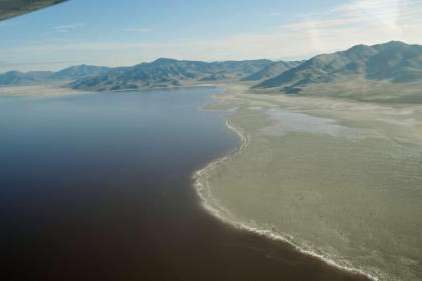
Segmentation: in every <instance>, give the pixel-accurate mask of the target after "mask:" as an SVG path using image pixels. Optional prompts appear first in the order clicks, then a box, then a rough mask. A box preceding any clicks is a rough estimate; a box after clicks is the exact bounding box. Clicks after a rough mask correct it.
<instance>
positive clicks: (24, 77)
mask: <svg viewBox="0 0 422 281" xmlns="http://www.w3.org/2000/svg"><path fill="white" fill-rule="evenodd" d="M109 70H110V68H108V67H103V66H93V65H76V66H71V67H68V68H65V69H62V70H59V71H57V72H52V71H29V72H19V71H9V72H6V73H2V74H0V85H3V86H12V85H27V84H37V83H44V82H51V81H60V80H66V81H73V80H76V79H83V78H88V77H93V76H96V75H100V74H104V73H106V72H108V71H109Z"/></svg>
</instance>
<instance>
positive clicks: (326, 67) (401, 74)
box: [255, 41, 422, 88]
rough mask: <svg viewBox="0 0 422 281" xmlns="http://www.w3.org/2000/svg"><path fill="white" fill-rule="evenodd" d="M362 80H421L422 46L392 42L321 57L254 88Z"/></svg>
mask: <svg viewBox="0 0 422 281" xmlns="http://www.w3.org/2000/svg"><path fill="white" fill-rule="evenodd" d="M356 77H360V78H363V79H367V80H374V81H390V82H394V83H403V82H415V81H422V46H420V45H408V44H405V43H402V42H397V41H391V42H388V43H385V44H378V45H374V46H366V45H357V46H354V47H352V48H350V49H348V50H346V51H341V52H336V53H333V54H325V55H318V56H316V57H314V58H312V59H310V60H308V61H305V62H304V63H302V64H300V65H299V66H297V67H295V68H292V69H290V70H288V71H286V72H284V73H282V74H280V75H278V76H276V77H273V78H271V79H268V80H266V81H263V82H262V83H260V84H258V85H257V86H255V88H275V87H280V88H285V87H287V88H297V87H306V86H309V85H311V84H315V83H328V82H336V81H340V80H347V79H350V78H356Z"/></svg>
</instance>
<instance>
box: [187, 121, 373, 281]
mask: <svg viewBox="0 0 422 281" xmlns="http://www.w3.org/2000/svg"><path fill="white" fill-rule="evenodd" d="M225 125H226V127H227V128H228V129H229V130H231V131H233V132H234V133H235V134H236V135H238V136H239V138H240V140H241V144H240V146H239V147H238V148H237V149H235V150H234V151H232V152H230V153H228V154H227V155H224V156H222V157H219V158H217V159H215V160H214V161H211V162H210V163H208V164H207V165H206V166H205V167H203V168H201V169H199V170H197V171H195V172H194V173H193V176H192V177H193V180H194V184H193V186H194V188H195V191H196V193H197V195H198V196H199V198H200V199H201V204H202V207H203V208H204V209H205V210H206V211H208V212H209V213H210V214H211V215H213V216H214V217H216V218H218V219H219V220H221V221H223V222H224V223H227V224H229V225H231V226H233V227H235V228H237V229H242V230H247V231H250V232H253V233H255V234H258V235H260V236H265V237H266V238H270V239H272V240H276V241H282V242H284V243H287V244H288V245H290V246H292V247H293V248H294V249H295V250H297V251H298V252H300V253H302V254H305V255H307V256H311V257H313V258H317V259H319V260H321V261H323V262H325V263H326V264H327V265H330V266H333V267H335V268H338V269H340V270H344V271H346V272H350V273H352V274H359V275H363V276H365V277H367V278H368V279H370V280H373V281H379V280H380V279H379V278H378V277H377V276H375V275H373V274H371V273H368V272H365V271H363V270H361V269H357V268H353V267H351V266H347V265H341V264H339V263H337V262H336V261H334V260H333V259H330V258H329V257H327V256H325V255H323V254H319V253H316V252H314V251H312V250H310V249H304V248H302V247H300V246H298V245H296V244H295V243H294V242H293V241H291V239H289V238H288V237H286V236H282V235H280V234H278V233H274V232H273V231H271V230H268V229H265V228H258V227H253V226H250V225H247V224H245V223H243V222H241V221H237V220H235V219H234V218H233V215H231V214H230V211H229V210H227V209H225V208H224V207H223V206H221V204H219V203H218V200H217V199H216V198H215V197H214V196H213V195H212V192H211V187H210V184H209V181H208V179H209V177H210V173H209V172H210V171H212V170H214V169H216V168H217V167H218V166H219V165H220V164H222V163H223V162H225V161H227V160H230V159H232V158H233V157H236V156H237V155H238V154H240V153H242V152H243V150H244V149H246V148H247V146H248V145H249V140H250V136H248V135H247V134H246V133H244V132H242V130H241V129H239V128H236V127H235V126H234V125H233V124H232V122H231V121H230V119H227V120H226V123H225Z"/></svg>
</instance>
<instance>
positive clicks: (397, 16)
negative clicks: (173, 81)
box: [0, 0, 422, 72]
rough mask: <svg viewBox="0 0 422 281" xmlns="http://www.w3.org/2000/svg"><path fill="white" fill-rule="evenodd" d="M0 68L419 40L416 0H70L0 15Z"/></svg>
mask: <svg viewBox="0 0 422 281" xmlns="http://www.w3.org/2000/svg"><path fill="white" fill-rule="evenodd" d="M0 36H1V40H0V72H5V71H9V70H20V71H29V70H58V69H61V68H64V67H67V66H70V65H77V64H94V65H105V66H126V65H134V64H138V63H141V62H145V61H152V60H154V59H157V58H159V57H169V58H176V59H190V60H205V61H221V60H243V59H258V58H268V59H273V60H302V59H306V58H309V57H312V56H314V55H316V54H320V53H329V52H333V51H338V50H343V49H347V48H349V47H351V46H353V45H356V44H368V45H371V44H377V43H382V42H387V41H391V40H401V41H404V42H407V43H412V44H422V0H326V1H309V0H289V1H283V0H212V1H211V0H154V1H151V0H70V1H68V2H66V3H64V4H60V5H57V6H53V7H50V8H47V9H44V10H40V11H36V12H33V13H30V14H27V15H24V16H21V17H17V18H13V19H10V20H6V21H3V22H0Z"/></svg>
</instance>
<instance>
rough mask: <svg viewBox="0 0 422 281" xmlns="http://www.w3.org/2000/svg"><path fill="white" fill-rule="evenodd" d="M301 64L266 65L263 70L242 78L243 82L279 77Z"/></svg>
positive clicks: (285, 62) (277, 63)
mask: <svg viewBox="0 0 422 281" xmlns="http://www.w3.org/2000/svg"><path fill="white" fill-rule="evenodd" d="M300 63H301V62H299V61H276V62H273V63H271V64H270V65H267V66H266V67H264V68H263V69H261V70H259V71H257V72H255V73H252V74H251V75H248V76H246V77H245V78H243V79H242V80H243V81H260V80H264V79H270V78H272V77H274V76H277V75H280V74H282V73H283V72H285V71H287V70H289V69H291V68H294V67H296V66H298V65H299V64H300Z"/></svg>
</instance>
